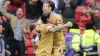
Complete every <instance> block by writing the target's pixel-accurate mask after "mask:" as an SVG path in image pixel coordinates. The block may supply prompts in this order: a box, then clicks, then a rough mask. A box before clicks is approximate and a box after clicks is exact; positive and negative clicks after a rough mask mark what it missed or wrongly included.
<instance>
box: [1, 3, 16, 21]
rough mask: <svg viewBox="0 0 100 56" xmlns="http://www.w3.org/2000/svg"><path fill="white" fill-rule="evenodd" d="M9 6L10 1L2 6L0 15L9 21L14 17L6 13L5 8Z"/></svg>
mask: <svg viewBox="0 0 100 56" xmlns="http://www.w3.org/2000/svg"><path fill="white" fill-rule="evenodd" d="M9 4H10V1H6V2H5V4H4V5H3V6H2V10H1V12H2V14H3V15H4V16H5V17H7V18H8V19H9V20H10V19H11V18H12V17H13V16H14V15H12V14H10V13H8V12H7V6H8V5H9Z"/></svg>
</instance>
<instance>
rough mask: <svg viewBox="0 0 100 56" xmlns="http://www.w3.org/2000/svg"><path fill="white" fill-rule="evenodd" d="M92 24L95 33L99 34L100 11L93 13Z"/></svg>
mask: <svg viewBox="0 0 100 56" xmlns="http://www.w3.org/2000/svg"><path fill="white" fill-rule="evenodd" d="M93 23H94V26H95V29H96V32H97V33H100V9H96V10H95V11H94V17H93Z"/></svg>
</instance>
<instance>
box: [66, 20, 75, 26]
mask: <svg viewBox="0 0 100 56" xmlns="http://www.w3.org/2000/svg"><path fill="white" fill-rule="evenodd" d="M65 25H66V26H67V27H72V26H73V24H72V22H70V21H69V22H67V23H66V24H65Z"/></svg>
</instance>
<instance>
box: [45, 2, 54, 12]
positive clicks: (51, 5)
mask: <svg viewBox="0 0 100 56" xmlns="http://www.w3.org/2000/svg"><path fill="white" fill-rule="evenodd" d="M45 3H48V4H49V6H50V7H52V11H53V10H54V9H55V4H54V2H52V1H48V2H45Z"/></svg>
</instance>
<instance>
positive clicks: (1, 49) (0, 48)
mask: <svg viewBox="0 0 100 56" xmlns="http://www.w3.org/2000/svg"><path fill="white" fill-rule="evenodd" d="M5 46H6V44H5V40H4V35H3V26H2V24H1V23H0V56H6V55H10V54H11V53H10V52H9V51H8V50H6V48H5Z"/></svg>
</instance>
